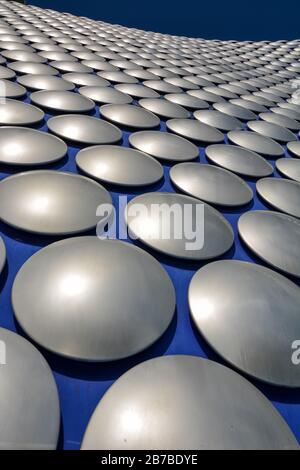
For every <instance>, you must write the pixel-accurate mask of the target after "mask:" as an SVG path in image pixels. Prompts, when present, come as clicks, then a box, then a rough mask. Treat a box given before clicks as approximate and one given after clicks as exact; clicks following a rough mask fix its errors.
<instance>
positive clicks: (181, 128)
mask: <svg viewBox="0 0 300 470" xmlns="http://www.w3.org/2000/svg"><path fill="white" fill-rule="evenodd" d="M166 125H167V129H168V130H169V131H171V132H174V133H175V134H179V135H180V136H182V137H185V138H186V139H190V140H193V141H195V142H198V143H199V144H203V145H206V144H216V143H220V142H223V141H224V135H223V134H222V132H220V131H219V130H218V129H216V128H215V127H212V126H208V125H207V124H203V123H202V122H199V121H196V120H195V119H169V121H167V124H166Z"/></svg>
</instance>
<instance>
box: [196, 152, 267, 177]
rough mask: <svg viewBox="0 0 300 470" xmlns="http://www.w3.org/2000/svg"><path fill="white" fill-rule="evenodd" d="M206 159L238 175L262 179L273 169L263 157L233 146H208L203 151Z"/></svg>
mask: <svg viewBox="0 0 300 470" xmlns="http://www.w3.org/2000/svg"><path fill="white" fill-rule="evenodd" d="M205 153H206V156H207V158H208V159H209V160H210V161H212V162H213V163H215V164H216V165H219V166H221V167H223V168H226V169H227V170H230V171H233V172H234V173H237V174H238V175H242V176H250V177H252V178H262V177H264V176H270V175H271V174H272V173H273V167H272V165H271V164H270V163H268V162H267V161H266V160H265V159H264V158H263V157H261V156H260V155H258V154H257V153H255V152H252V151H251V150H247V149H244V148H242V147H238V146H235V145H228V144H226V145H225V144H219V145H218V144H217V145H209V146H208V147H206V149H205Z"/></svg>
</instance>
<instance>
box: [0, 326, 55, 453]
mask: <svg viewBox="0 0 300 470" xmlns="http://www.w3.org/2000/svg"><path fill="white" fill-rule="evenodd" d="M0 343H1V345H5V362H6V363H5V364H1V367H0V377H1V387H0V449H1V450H55V449H56V445H57V440H58V433H59V424H60V410H59V400H58V393H57V388H56V384H55V381H54V378H53V375H52V372H51V370H50V367H49V366H48V364H47V362H46V361H45V359H44V358H43V356H42V355H41V354H40V352H39V351H38V350H37V349H36V348H35V347H34V346H33V345H32V344H31V343H29V341H27V340H26V339H24V338H22V337H21V336H19V335H17V334H16V333H13V332H12V331H9V330H6V329H4V328H0Z"/></svg>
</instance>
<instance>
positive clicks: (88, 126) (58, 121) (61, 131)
mask: <svg viewBox="0 0 300 470" xmlns="http://www.w3.org/2000/svg"><path fill="white" fill-rule="evenodd" d="M47 125H48V128H49V130H50V131H51V132H53V134H56V135H58V136H59V137H61V138H63V139H67V140H71V141H73V142H78V143H79V144H91V145H93V144H94V145H97V144H113V143H116V142H118V141H119V140H121V139H122V132H121V131H120V129H118V128H117V127H116V126H114V125H113V124H110V123H108V122H106V121H103V120H102V119H98V118H94V117H91V116H84V115H78V114H67V115H65V116H55V117H53V118H50V119H49V120H48V122H47Z"/></svg>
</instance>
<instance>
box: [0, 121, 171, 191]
mask: <svg viewBox="0 0 300 470" xmlns="http://www.w3.org/2000/svg"><path fill="white" fill-rule="evenodd" d="M0 135H1V130H0ZM76 163H77V165H78V167H79V168H80V169H81V170H82V171H83V172H84V173H86V174H87V175H89V176H91V177H92V178H95V179H97V180H99V181H103V182H106V183H112V184H118V185H121V186H145V185H148V184H153V183H155V182H157V181H159V180H160V179H161V178H162V177H163V168H162V166H161V164H160V163H159V162H158V161H157V160H155V159H154V158H152V157H150V156H149V155H147V154H146V153H143V152H140V151H139V150H134V149H131V148H126V147H119V146H114V145H101V146H96V147H89V148H86V149H83V150H81V151H80V152H78V154H77V155H76Z"/></svg>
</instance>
